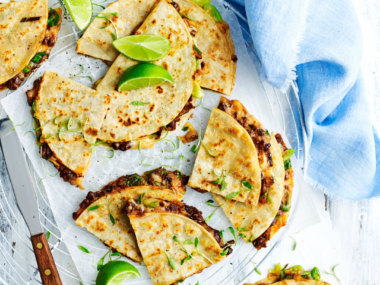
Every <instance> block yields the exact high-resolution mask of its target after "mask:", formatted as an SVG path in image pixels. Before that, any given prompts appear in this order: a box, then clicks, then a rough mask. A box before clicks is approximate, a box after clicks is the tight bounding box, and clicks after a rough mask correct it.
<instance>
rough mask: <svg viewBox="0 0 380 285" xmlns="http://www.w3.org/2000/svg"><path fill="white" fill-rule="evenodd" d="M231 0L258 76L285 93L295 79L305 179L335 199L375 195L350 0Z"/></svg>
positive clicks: (376, 176) (379, 185)
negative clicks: (242, 20)
mask: <svg viewBox="0 0 380 285" xmlns="http://www.w3.org/2000/svg"><path fill="white" fill-rule="evenodd" d="M232 1H234V2H236V3H238V4H240V5H242V6H244V7H245V12H246V15H247V18H248V21H249V28H250V31H251V35H252V39H253V42H254V45H255V48H256V51H257V56H258V58H259V60H260V62H261V65H260V67H259V68H258V69H259V70H258V72H259V74H260V76H261V77H262V78H263V79H264V80H266V81H267V82H269V83H270V84H272V85H273V86H274V87H276V88H278V89H280V90H282V91H285V90H287V89H288V87H289V84H290V83H291V81H292V80H296V81H297V84H298V87H299V96H300V100H301V104H302V109H303V112H304V120H305V123H306V129H307V144H308V146H309V156H308V160H309V163H308V170H307V178H306V179H307V182H308V183H309V184H310V185H311V186H313V187H315V188H317V189H320V190H322V191H323V192H324V193H326V194H327V195H329V196H330V197H332V198H337V197H339V198H343V199H346V200H361V199H367V198H371V197H376V196H380V138H379V134H378V133H376V131H375V130H374V127H373V126H372V123H371V117H370V109H369V103H368V96H367V93H366V90H365V86H364V80H363V77H362V74H361V71H360V64H361V58H362V38H361V31H360V25H359V22H358V19H357V15H356V12H355V9H354V7H353V5H352V3H351V0H322V1H321V0H288V1H278V0H254V1H253V0H245V1H244V0H232ZM241 9H242V10H244V8H243V7H241ZM239 10H240V9H239Z"/></svg>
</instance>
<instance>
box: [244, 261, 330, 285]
mask: <svg viewBox="0 0 380 285" xmlns="http://www.w3.org/2000/svg"><path fill="white" fill-rule="evenodd" d="M286 267H287V266H285V267H284V268H282V267H281V264H280V263H278V264H277V265H276V266H275V268H274V269H271V270H270V273H269V274H268V276H267V278H264V279H262V280H260V281H257V282H256V283H254V284H248V283H246V284H244V285H269V284H275V285H330V284H329V283H327V282H324V281H322V280H320V277H321V276H320V271H319V269H318V267H314V268H313V269H312V270H310V271H306V270H304V268H303V267H302V266H301V265H295V266H292V267H290V268H286Z"/></svg>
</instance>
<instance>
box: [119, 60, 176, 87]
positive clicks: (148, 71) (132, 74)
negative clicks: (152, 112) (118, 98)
mask: <svg viewBox="0 0 380 285" xmlns="http://www.w3.org/2000/svg"><path fill="white" fill-rule="evenodd" d="M165 82H171V83H173V78H172V77H171V75H170V74H169V72H167V71H166V69H165V68H163V67H162V66H159V65H155V64H150V63H140V64H136V65H134V66H132V67H130V68H128V69H127V70H126V71H125V72H124V74H123V76H122V77H121V79H120V81H119V86H118V89H117V90H118V91H119V92H121V91H128V90H134V89H140V88H145V87H150V86H155V85H159V84H161V83H165Z"/></svg>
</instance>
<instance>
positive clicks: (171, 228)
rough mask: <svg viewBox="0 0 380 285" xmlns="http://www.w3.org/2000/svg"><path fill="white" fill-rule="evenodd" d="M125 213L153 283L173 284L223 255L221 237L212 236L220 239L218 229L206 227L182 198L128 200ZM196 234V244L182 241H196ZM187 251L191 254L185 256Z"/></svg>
mask: <svg viewBox="0 0 380 285" xmlns="http://www.w3.org/2000/svg"><path fill="white" fill-rule="evenodd" d="M153 203H155V204H153ZM126 213H127V214H128V217H129V219H130V221H131V224H132V227H133V230H134V232H135V235H136V239H137V244H138V246H139V249H140V252H141V254H142V256H143V259H144V262H145V264H146V267H147V270H148V272H149V275H150V277H151V279H152V282H153V284H155V285H169V284H175V283H176V282H178V281H182V280H184V279H185V278H187V277H189V276H191V275H193V274H196V273H200V272H202V270H203V269H205V268H207V267H209V266H211V265H212V264H214V263H217V262H219V261H221V260H223V259H224V258H226V256H222V255H220V253H221V252H222V247H221V244H222V243H223V241H219V242H217V240H216V237H215V234H216V235H217V237H218V239H220V236H219V232H218V231H216V230H214V229H212V228H211V227H209V226H208V225H207V224H206V223H205V222H204V220H203V218H202V216H200V215H201V212H199V211H198V210H197V209H195V208H194V207H191V206H187V205H185V204H184V203H182V202H175V201H163V200H159V199H146V200H145V201H144V202H143V205H142V204H138V205H136V204H134V203H132V202H130V203H128V204H127V207H126ZM174 237H176V239H177V240H178V241H180V242H181V243H182V244H180V243H179V242H178V241H175V240H174ZM196 238H197V239H198V243H197V247H195V244H189V243H188V242H187V243H186V244H183V243H184V242H185V241H192V242H194V243H195V242H196V240H195V239H196ZM222 246H223V245H222ZM181 248H184V249H185V250H186V251H187V252H184V251H183V250H181ZM196 251H198V252H200V253H201V254H203V255H201V254H199V253H194V252H196ZM231 252H232V251H231ZM190 254H192V258H190V259H189V260H186V258H187V257H189V255H190ZM168 256H169V257H168ZM204 256H206V258H205V257H204ZM169 258H171V259H172V264H171V265H170V264H169ZM173 267H174V268H173Z"/></svg>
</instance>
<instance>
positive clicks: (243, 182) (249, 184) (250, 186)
mask: <svg viewBox="0 0 380 285" xmlns="http://www.w3.org/2000/svg"><path fill="white" fill-rule="evenodd" d="M241 184H243V185H244V186H245V187H247V188H248V189H253V187H252V185H251V183H249V182H248V181H242V182H241Z"/></svg>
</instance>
